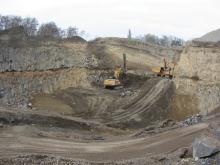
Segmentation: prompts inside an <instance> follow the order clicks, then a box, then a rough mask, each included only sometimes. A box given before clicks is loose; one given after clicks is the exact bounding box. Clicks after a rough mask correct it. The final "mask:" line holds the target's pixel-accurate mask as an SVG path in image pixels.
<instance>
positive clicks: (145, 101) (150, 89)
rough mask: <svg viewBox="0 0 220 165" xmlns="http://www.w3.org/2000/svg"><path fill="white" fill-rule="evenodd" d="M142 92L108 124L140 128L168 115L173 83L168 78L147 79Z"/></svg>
mask: <svg viewBox="0 0 220 165" xmlns="http://www.w3.org/2000/svg"><path fill="white" fill-rule="evenodd" d="M141 90H142V92H141V93H140V95H139V96H137V97H136V98H135V99H134V100H133V101H131V102H130V103H129V104H127V105H125V106H123V107H121V108H120V110H119V111H117V112H116V113H115V114H114V115H113V116H112V122H109V123H107V125H109V126H113V127H120V128H141V127H145V126H146V125H149V124H152V123H153V122H156V121H158V120H163V119H165V118H167V117H168V114H169V111H170V102H171V98H172V96H173V93H174V84H173V82H172V81H171V80H168V79H158V78H154V79H151V80H149V81H147V82H146V83H145V84H144V85H143V86H142V87H141Z"/></svg>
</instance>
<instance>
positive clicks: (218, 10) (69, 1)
mask: <svg viewBox="0 0 220 165" xmlns="http://www.w3.org/2000/svg"><path fill="white" fill-rule="evenodd" d="M0 14H2V15H19V16H22V17H26V16H31V17H36V18H37V19H38V20H39V22H40V23H44V22H48V21H54V22H56V24H57V25H58V26H59V27H61V28H67V27H68V26H70V25H71V26H76V27H78V28H80V29H82V30H85V31H86V32H87V33H88V34H89V38H90V39H91V38H94V37H106V36H118V37H126V36H127V33H128V29H129V28H130V29H131V31H132V34H133V35H134V36H137V35H140V34H147V33H152V34H156V35H162V34H166V35H176V36H179V37H182V38H184V39H192V38H196V37H200V36H201V35H204V34H205V33H207V32H209V31H212V30H215V29H218V28H220V0H0Z"/></svg>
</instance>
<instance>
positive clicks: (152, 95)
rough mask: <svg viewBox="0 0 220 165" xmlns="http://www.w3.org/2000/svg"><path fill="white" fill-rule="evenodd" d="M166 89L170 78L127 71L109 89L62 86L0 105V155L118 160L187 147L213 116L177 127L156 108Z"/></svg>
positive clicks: (167, 92)
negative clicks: (25, 103)
mask: <svg viewBox="0 0 220 165" xmlns="http://www.w3.org/2000/svg"><path fill="white" fill-rule="evenodd" d="M170 93H172V80H169V79H161V78H146V77H145V78H143V77H132V76H131V77H130V78H129V79H128V80H126V81H124V87H118V88H116V89H115V90H107V89H103V88H101V87H98V86H94V87H92V88H68V89H65V90H60V91H57V92H54V93H53V94H36V95H34V96H33V97H32V98H31V103H32V105H33V108H32V109H20V110H18V109H16V108H5V107H2V108H0V116H1V117H0V124H1V125H0V148H1V150H0V160H4V159H6V158H10V157H12V158H13V157H16V156H19V155H30V154H31V155H32V154H37V155H51V156H55V157H64V158H72V159H80V160H85V161H92V162H106V161H123V160H130V159H138V158H144V157H148V156H152V155H157V154H168V153H172V152H174V151H176V150H178V149H179V148H182V147H188V146H190V144H191V143H192V142H193V140H194V139H195V137H198V136H199V135H200V134H202V133H204V132H205V131H206V130H207V129H208V126H209V123H210V122H211V121H214V120H219V117H218V116H215V117H213V118H211V119H207V120H205V121H203V122H201V123H199V124H196V125H193V126H189V127H182V126H180V125H179V124H178V122H177V121H175V122H174V121H171V120H169V117H170V116H169V113H170V112H169V111H165V110H164V109H163V108H161V107H165V106H166V105H167V104H168V102H169V101H170V100H169V97H170ZM161 96H162V97H161ZM164 97H168V99H167V98H164ZM172 113H173V112H172ZM148 116H149V117H148Z"/></svg>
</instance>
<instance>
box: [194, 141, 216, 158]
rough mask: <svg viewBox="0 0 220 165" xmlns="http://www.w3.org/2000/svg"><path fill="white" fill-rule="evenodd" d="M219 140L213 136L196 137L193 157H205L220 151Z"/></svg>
mask: <svg viewBox="0 0 220 165" xmlns="http://www.w3.org/2000/svg"><path fill="white" fill-rule="evenodd" d="M218 145H219V144H218V141H217V140H216V139H214V138H211V137H203V138H200V139H196V140H195V141H194V143H193V157H194V158H205V157H209V156H211V155H214V154H215V153H217V152H219V151H220V148H219V146H218Z"/></svg>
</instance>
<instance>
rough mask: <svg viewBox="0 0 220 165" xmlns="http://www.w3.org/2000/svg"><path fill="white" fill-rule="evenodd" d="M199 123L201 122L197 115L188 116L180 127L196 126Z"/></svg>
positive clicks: (199, 116)
mask: <svg viewBox="0 0 220 165" xmlns="http://www.w3.org/2000/svg"><path fill="white" fill-rule="evenodd" d="M201 121H202V116H201V115H199V114H197V115H193V116H190V117H188V118H187V119H185V120H184V121H183V122H182V125H183V126H185V127H187V126H190V125H194V124H197V123H199V122H201Z"/></svg>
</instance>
